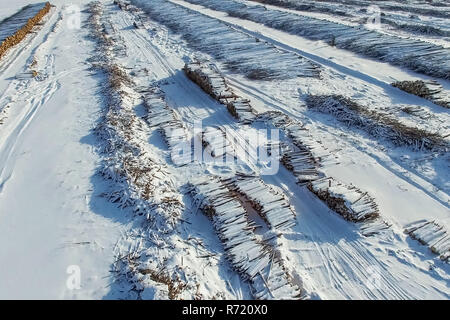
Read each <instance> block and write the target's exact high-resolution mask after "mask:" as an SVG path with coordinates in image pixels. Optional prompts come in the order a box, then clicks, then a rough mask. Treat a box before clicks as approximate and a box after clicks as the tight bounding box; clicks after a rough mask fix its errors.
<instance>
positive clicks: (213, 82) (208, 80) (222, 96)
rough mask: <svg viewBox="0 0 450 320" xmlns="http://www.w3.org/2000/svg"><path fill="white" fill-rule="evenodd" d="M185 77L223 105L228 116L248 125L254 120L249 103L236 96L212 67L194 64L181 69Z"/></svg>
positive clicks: (198, 63) (253, 113) (200, 63)
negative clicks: (228, 113)
mask: <svg viewBox="0 0 450 320" xmlns="http://www.w3.org/2000/svg"><path fill="white" fill-rule="evenodd" d="M183 70H184V72H185V73H186V75H187V77H188V78H189V79H191V80H192V81H193V82H195V83H196V84H197V85H198V86H199V87H200V88H202V89H203V91H205V92H206V93H208V94H209V95H210V96H211V97H213V98H214V99H215V100H217V101H218V102H220V103H221V104H223V105H225V106H226V107H227V109H228V111H229V112H230V114H231V115H232V116H233V117H235V118H237V119H238V120H239V121H241V122H242V123H250V122H252V121H253V119H254V118H255V111H254V110H253V108H252V106H251V105H250V103H249V101H248V100H246V99H243V98H242V97H239V96H238V95H236V94H235V93H234V92H233V90H232V88H231V87H230V86H229V85H228V84H227V82H226V80H225V78H224V77H223V76H222V75H221V74H220V72H218V71H217V70H216V68H214V66H212V65H210V64H207V63H202V62H194V63H190V64H186V65H185V66H184V68H183Z"/></svg>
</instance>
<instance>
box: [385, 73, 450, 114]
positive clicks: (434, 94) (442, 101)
mask: <svg viewBox="0 0 450 320" xmlns="http://www.w3.org/2000/svg"><path fill="white" fill-rule="evenodd" d="M392 86H394V87H396V88H399V89H400V90H403V91H405V92H408V93H411V94H414V95H416V96H418V97H421V98H424V99H427V100H429V101H431V102H433V103H435V104H437V105H439V106H442V107H444V108H450V93H449V92H447V91H446V90H445V89H444V88H443V87H442V86H441V85H440V84H439V83H438V82H437V81H435V80H429V81H422V80H415V81H397V82H394V83H392Z"/></svg>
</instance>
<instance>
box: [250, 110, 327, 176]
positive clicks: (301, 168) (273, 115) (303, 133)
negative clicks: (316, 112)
mask: <svg viewBox="0 0 450 320" xmlns="http://www.w3.org/2000/svg"><path fill="white" fill-rule="evenodd" d="M257 120H258V121H263V122H266V123H268V124H270V125H271V126H273V127H275V128H277V129H280V130H283V132H284V134H285V135H286V136H287V137H288V138H289V140H290V142H289V143H288V144H286V145H285V146H284V147H283V148H282V149H281V159H280V162H281V163H282V164H283V165H284V166H285V167H286V169H288V170H289V171H291V172H292V173H293V174H294V175H295V176H296V177H297V179H298V182H299V183H305V182H308V181H313V180H316V179H319V178H321V177H323V174H322V173H321V172H320V171H319V167H320V158H319V157H317V156H316V154H319V151H318V148H317V143H316V142H314V141H312V140H311V139H310V137H309V135H308V130H307V129H306V128H304V127H303V125H302V124H301V123H299V122H298V121H295V120H293V119H291V118H290V117H289V116H287V115H286V114H284V113H281V112H278V111H271V112H266V113H263V114H261V115H260V116H259V117H258V119H257ZM314 151H316V152H315V153H316V154H314V153H313V152H314ZM321 156H322V157H324V156H326V155H322V154H321Z"/></svg>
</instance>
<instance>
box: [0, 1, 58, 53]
mask: <svg viewBox="0 0 450 320" xmlns="http://www.w3.org/2000/svg"><path fill="white" fill-rule="evenodd" d="M50 7H51V5H50V3H49V2H46V3H45V4H35V5H28V6H26V7H24V8H23V9H22V10H21V11H19V12H18V13H16V14H15V15H13V16H12V17H10V18H8V19H6V20H4V21H2V23H1V25H0V31H2V33H3V29H9V28H10V26H8V24H12V25H15V24H16V23H17V22H16V21H15V20H19V21H20V19H23V18H24V17H28V16H29V15H30V14H34V13H35V12H36V10H38V8H41V9H39V10H38V11H37V13H35V14H34V15H32V16H31V17H30V18H29V19H28V20H26V22H25V23H24V24H23V25H22V26H21V27H20V28H18V29H17V30H14V31H13V33H12V34H11V35H9V36H7V37H5V38H4V39H1V40H2V41H1V43H0V59H1V58H2V57H3V56H4V55H5V54H6V52H7V51H8V49H10V48H11V47H13V46H15V45H17V44H18V43H19V42H21V41H22V40H23V39H24V38H25V37H26V36H27V34H29V33H30V32H31V31H32V30H33V28H34V26H36V25H37V24H38V23H39V22H40V21H41V20H42V18H43V17H44V16H45V15H46V14H47V13H48V12H49V11H50ZM14 28H15V27H14ZM2 38H3V37H2Z"/></svg>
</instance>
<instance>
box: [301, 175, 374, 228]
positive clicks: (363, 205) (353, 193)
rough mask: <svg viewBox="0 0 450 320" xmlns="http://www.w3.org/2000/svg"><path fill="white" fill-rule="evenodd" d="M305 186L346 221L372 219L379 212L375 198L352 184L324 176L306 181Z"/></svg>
mask: <svg viewBox="0 0 450 320" xmlns="http://www.w3.org/2000/svg"><path fill="white" fill-rule="evenodd" d="M307 188H308V189H309V190H310V191H311V192H312V193H314V194H315V195H316V196H317V197H318V198H319V199H321V200H322V201H323V202H325V203H326V204H327V206H328V207H329V208H330V209H332V210H333V211H335V212H337V213H338V214H340V215H341V216H342V217H343V218H344V219H346V220H348V221H352V222H363V221H368V220H373V219H375V218H377V217H378V216H379V214H380V213H379V211H378V206H377V204H376V203H375V200H374V199H373V198H372V197H371V196H370V195H369V194H368V193H367V192H363V191H361V190H360V189H358V188H356V187H355V186H353V185H346V184H344V183H341V182H339V181H335V180H334V179H333V178H326V179H320V180H316V181H312V182H310V183H308V184H307Z"/></svg>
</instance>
